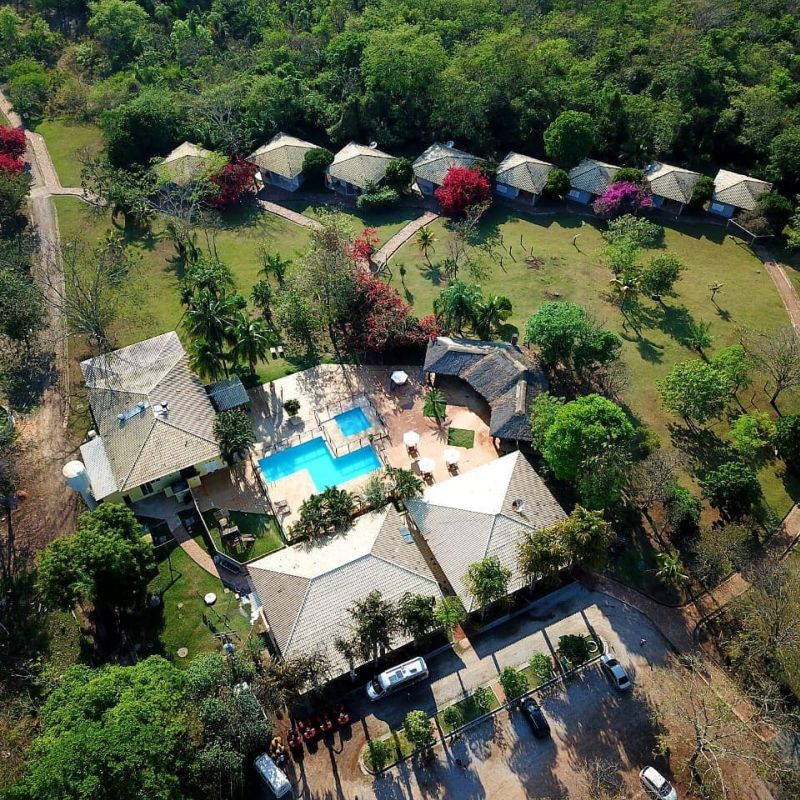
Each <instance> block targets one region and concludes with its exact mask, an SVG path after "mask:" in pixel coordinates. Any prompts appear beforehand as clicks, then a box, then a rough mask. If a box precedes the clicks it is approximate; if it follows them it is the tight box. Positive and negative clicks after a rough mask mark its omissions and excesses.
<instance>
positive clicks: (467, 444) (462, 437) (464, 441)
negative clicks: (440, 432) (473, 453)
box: [447, 428, 475, 450]
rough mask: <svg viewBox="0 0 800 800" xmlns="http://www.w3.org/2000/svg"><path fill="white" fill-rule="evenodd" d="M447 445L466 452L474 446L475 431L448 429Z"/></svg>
mask: <svg viewBox="0 0 800 800" xmlns="http://www.w3.org/2000/svg"><path fill="white" fill-rule="evenodd" d="M447 444H449V445H450V447H463V448H465V449H467V450H469V449H470V448H472V447H474V446H475V431H469V430H465V429H464V428H449V429H448V431H447Z"/></svg>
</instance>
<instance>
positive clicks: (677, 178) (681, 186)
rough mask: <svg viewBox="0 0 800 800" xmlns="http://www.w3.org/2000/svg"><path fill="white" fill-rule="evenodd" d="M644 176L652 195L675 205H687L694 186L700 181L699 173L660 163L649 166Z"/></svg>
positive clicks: (655, 162) (656, 162)
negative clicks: (663, 198) (672, 201)
mask: <svg viewBox="0 0 800 800" xmlns="http://www.w3.org/2000/svg"><path fill="white" fill-rule="evenodd" d="M644 176H645V179H646V180H647V182H648V183H649V184H650V191H651V192H652V193H653V194H654V195H657V196H658V197H666V198H667V200H674V201H675V202H677V203H688V202H689V201H690V200H691V199H692V191H693V189H694V185H695V184H696V183H697V181H699V180H700V173H699V172H692V171H691V170H688V169H682V168H681V167H673V166H672V165H670V164H662V163H661V162H660V161H654V162H653V163H652V164H649V165H648V167H647V169H645V171H644Z"/></svg>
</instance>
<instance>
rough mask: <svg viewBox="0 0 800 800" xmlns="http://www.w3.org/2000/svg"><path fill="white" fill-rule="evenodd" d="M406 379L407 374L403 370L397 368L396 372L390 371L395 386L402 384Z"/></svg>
mask: <svg viewBox="0 0 800 800" xmlns="http://www.w3.org/2000/svg"><path fill="white" fill-rule="evenodd" d="M407 380H408V374H407V373H405V372H403V370H401V369H398V370H397V371H396V372H393V373H392V383H393V384H394V385H395V386H402V385H403V384H404V383H405V382H406V381H407Z"/></svg>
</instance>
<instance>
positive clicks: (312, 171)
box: [303, 147, 333, 186]
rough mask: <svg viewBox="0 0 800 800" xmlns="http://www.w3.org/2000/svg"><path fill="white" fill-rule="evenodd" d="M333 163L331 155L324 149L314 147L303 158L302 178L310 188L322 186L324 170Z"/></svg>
mask: <svg viewBox="0 0 800 800" xmlns="http://www.w3.org/2000/svg"><path fill="white" fill-rule="evenodd" d="M332 163H333V153H331V151H330V150H328V149H327V148H325V147H315V148H313V149H312V150H309V151H308V152H307V153H306V154H305V156H303V177H304V178H305V180H306V181H307V183H309V184H310V185H312V186H322V185H323V183H324V182H325V170H326V169H328V167H329V166H330V165H331V164H332Z"/></svg>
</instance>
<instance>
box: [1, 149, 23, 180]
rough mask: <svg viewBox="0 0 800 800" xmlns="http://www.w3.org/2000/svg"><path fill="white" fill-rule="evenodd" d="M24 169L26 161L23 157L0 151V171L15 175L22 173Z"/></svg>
mask: <svg viewBox="0 0 800 800" xmlns="http://www.w3.org/2000/svg"><path fill="white" fill-rule="evenodd" d="M24 169H25V162H24V161H23V160H22V159H21V158H14V156H11V155H8V154H6V153H0V172H3V173H6V174H7V175H11V176H12V177H15V176H17V175H19V174H20V173H22V172H23V171H24Z"/></svg>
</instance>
